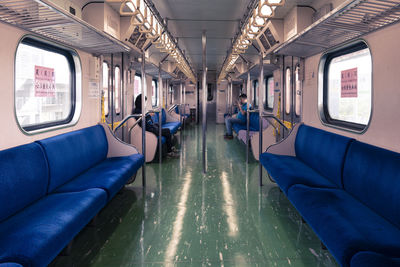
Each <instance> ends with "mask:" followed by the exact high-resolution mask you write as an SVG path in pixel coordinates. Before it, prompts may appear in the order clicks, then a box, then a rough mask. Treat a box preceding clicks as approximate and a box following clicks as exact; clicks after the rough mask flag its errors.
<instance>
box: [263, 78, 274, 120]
mask: <svg viewBox="0 0 400 267" xmlns="http://www.w3.org/2000/svg"><path fill="white" fill-rule="evenodd" d="M271 78H272V79H273V80H274V75H265V76H264V85H265V95H264V96H265V102H264V110H266V111H269V112H272V111H273V110H274V102H272V108H270V107H268V80H269V79H271ZM273 83H274V89H273V90H272V93H273V94H275V80H274V81H273ZM274 98H275V95H274Z"/></svg>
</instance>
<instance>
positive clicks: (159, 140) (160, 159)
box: [158, 63, 163, 169]
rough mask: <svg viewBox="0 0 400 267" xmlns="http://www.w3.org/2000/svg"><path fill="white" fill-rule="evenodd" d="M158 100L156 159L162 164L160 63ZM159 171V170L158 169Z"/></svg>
mask: <svg viewBox="0 0 400 267" xmlns="http://www.w3.org/2000/svg"><path fill="white" fill-rule="evenodd" d="M158 99H159V103H158V105H159V107H160V108H159V110H160V112H159V113H158V158H159V161H160V163H161V162H162V142H161V140H162V108H163V82H162V78H161V63H160V64H159V65H158ZM160 169H161V168H160Z"/></svg>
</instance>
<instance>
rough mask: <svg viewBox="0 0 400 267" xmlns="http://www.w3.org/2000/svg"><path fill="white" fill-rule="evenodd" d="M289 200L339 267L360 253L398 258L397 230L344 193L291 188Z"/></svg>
mask: <svg viewBox="0 0 400 267" xmlns="http://www.w3.org/2000/svg"><path fill="white" fill-rule="evenodd" d="M288 198H289V200H290V201H291V202H292V204H293V205H294V206H295V207H296V208H297V210H298V211H299V212H300V214H301V215H302V216H303V218H304V219H305V220H306V221H307V222H308V224H309V225H310V227H312V228H313V230H314V231H315V232H316V234H317V235H318V236H319V237H320V239H321V241H322V242H323V243H324V244H325V245H326V247H327V248H328V249H329V250H330V251H331V253H332V254H333V256H334V257H335V258H336V260H337V261H338V262H339V263H340V264H341V265H342V266H349V265H350V260H351V258H352V257H353V256H354V255H355V254H356V253H357V252H360V251H376V252H379V253H384V254H385V255H388V256H396V255H398V254H399V251H400V229H399V228H397V227H396V226H394V225H393V224H391V223H390V222H389V221H387V220H386V219H385V218H383V217H381V216H380V215H378V214H377V213H375V212H374V211H372V210H371V209H370V208H368V207H367V206H365V205H364V204H362V203H361V202H360V201H358V200H357V199H355V198H354V197H352V196H351V195H350V194H349V193H347V192H345V191H344V190H342V189H331V188H311V187H308V186H305V185H294V186H292V187H291V188H290V189H289V191H288Z"/></svg>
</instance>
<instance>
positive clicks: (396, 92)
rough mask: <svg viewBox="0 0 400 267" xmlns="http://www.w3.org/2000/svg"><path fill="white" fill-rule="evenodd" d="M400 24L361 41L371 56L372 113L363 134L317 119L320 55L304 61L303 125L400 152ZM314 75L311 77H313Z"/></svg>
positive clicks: (372, 34)
mask: <svg viewBox="0 0 400 267" xmlns="http://www.w3.org/2000/svg"><path fill="white" fill-rule="evenodd" d="M399 33H400V23H397V24H396V25H392V26H390V27H387V28H384V29H382V30H380V31H377V32H374V33H371V34H369V35H367V36H365V37H364V40H365V41H366V42H367V43H368V45H369V48H370V50H371V54H372V64H373V65H372V71H373V75H372V79H373V111H372V119H371V123H370V126H369V128H368V129H367V131H366V132H365V133H364V134H353V133H349V132H346V131H342V130H337V129H334V128H331V127H326V126H324V125H322V123H321V121H320V119H319V115H318V107H317V104H318V88H317V81H318V64H319V60H320V57H321V55H316V56H313V57H310V58H307V59H306V61H305V81H304V86H303V105H304V106H303V120H304V122H305V123H306V124H308V125H311V126H314V127H317V128H321V129H324V130H327V131H331V132H335V133H338V134H341V135H346V136H350V137H353V138H355V139H358V140H360V141H362V142H366V143H370V144H373V145H376V146H380V147H384V148H387V149H390V150H394V151H397V152H400V53H399V52H398V49H399V47H400V38H399ZM313 73H314V77H313Z"/></svg>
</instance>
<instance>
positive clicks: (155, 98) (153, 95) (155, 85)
mask: <svg viewBox="0 0 400 267" xmlns="http://www.w3.org/2000/svg"><path fill="white" fill-rule="evenodd" d="M151 92H152V93H151V104H152V105H153V107H156V106H157V104H158V83H157V80H152V81H151Z"/></svg>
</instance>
